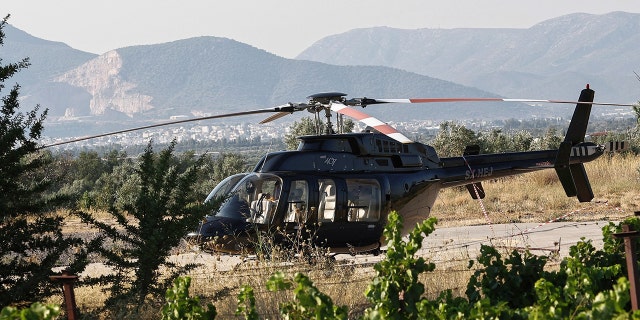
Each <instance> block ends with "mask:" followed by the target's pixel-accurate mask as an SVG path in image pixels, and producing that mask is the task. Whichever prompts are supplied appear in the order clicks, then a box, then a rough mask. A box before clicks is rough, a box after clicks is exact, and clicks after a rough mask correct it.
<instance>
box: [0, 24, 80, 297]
mask: <svg viewBox="0 0 640 320" xmlns="http://www.w3.org/2000/svg"><path fill="white" fill-rule="evenodd" d="M8 18H9V16H7V17H5V18H4V19H3V20H2V21H1V22H0V45H3V44H4V36H5V34H4V32H3V28H4V26H5V25H6V23H7V19H8ZM0 62H1V60H0ZM28 66H29V59H28V58H25V59H22V60H21V61H19V62H16V63H9V64H7V65H0V92H2V91H3V90H4V89H5V81H7V80H8V79H9V78H11V77H12V76H13V75H14V74H15V73H16V72H18V71H19V70H21V69H24V68H27V67H28ZM19 89H20V86H19V85H17V84H16V85H14V86H13V87H12V89H11V90H10V91H9V93H8V94H7V95H5V96H2V109H1V113H0V305H9V304H12V303H17V302H26V301H37V300H39V299H41V298H42V297H44V296H46V295H48V294H50V293H51V292H52V290H53V289H54V287H53V285H52V284H51V281H50V280H49V276H50V275H51V269H52V267H54V266H56V265H58V264H59V263H60V261H59V259H60V257H61V256H63V254H64V253H65V251H66V250H70V249H72V248H73V247H77V246H79V245H80V244H81V241H80V239H77V238H65V237H64V236H63V234H62V218H61V217H59V216H56V215H53V214H51V213H49V212H51V211H52V209H53V208H54V207H55V206H56V205H59V204H61V201H62V200H64V199H63V198H62V197H54V196H52V197H47V196H45V195H46V192H47V191H48V188H49V187H50V185H51V182H52V177H50V176H47V174H46V173H47V170H46V169H47V166H48V160H49V159H51V158H50V157H47V156H46V154H45V153H42V152H39V146H38V139H39V138H40V136H41V134H42V130H43V125H42V122H43V121H44V119H45V117H46V114H47V111H46V110H45V111H43V112H41V113H40V112H39V108H40V107H39V106H36V107H35V108H34V109H33V110H31V111H28V112H25V113H22V112H20V111H19V109H20V99H19V98H18V97H19ZM80 252H81V254H82V255H84V254H86V252H85V251H83V250H80ZM85 257H86V256H85ZM82 260H83V257H79V259H78V260H76V261H79V262H73V263H71V262H70V261H65V264H71V265H72V266H71V269H72V271H73V270H76V271H77V270H78V269H79V268H80V267H81V266H80V264H81V263H82Z"/></svg>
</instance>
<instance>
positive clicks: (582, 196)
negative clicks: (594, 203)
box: [569, 163, 593, 202]
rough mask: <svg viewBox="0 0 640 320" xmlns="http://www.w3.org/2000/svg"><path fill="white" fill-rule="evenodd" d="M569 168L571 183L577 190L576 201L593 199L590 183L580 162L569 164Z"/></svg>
mask: <svg viewBox="0 0 640 320" xmlns="http://www.w3.org/2000/svg"><path fill="white" fill-rule="evenodd" d="M569 169H570V170H571V176H572V177H573V183H574V185H575V189H576V191H577V196H578V201H580V202H589V201H591V199H593V190H591V184H590V183H589V178H588V177H587V171H585V169H584V165H583V164H582V163H576V164H572V165H570V166H569Z"/></svg>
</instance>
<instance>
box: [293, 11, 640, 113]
mask: <svg viewBox="0 0 640 320" xmlns="http://www.w3.org/2000/svg"><path fill="white" fill-rule="evenodd" d="M639 49H640V14H637V13H627V12H611V13H608V14H602V15H593V14H585V13H575V14H570V15H565V16H561V17H558V18H554V19H550V20H547V21H543V22H541V23H538V24H536V25H534V26H532V27H531V28H528V29H414V30H402V29H394V28H387V27H377V28H366V29H356V30H351V31H348V32H345V33H342V34H338V35H333V36H329V37H326V38H324V39H321V40H319V41H318V42H316V43H315V44H313V45H312V46H311V47H309V48H308V49H306V50H305V51H304V52H302V53H301V54H300V55H298V56H297V57H296V58H297V59H305V60H311V61H320V62H324V63H330V64H335V65H379V66H388V67H393V68H398V69H402V70H407V71H411V72H416V73H418V74H423V75H428V76H431V77H436V78H439V79H445V80H449V81H452V82H456V83H460V84H463V85H467V86H471V87H476V88H480V89H482V90H486V91H489V92H495V93H497V94H500V95H503V96H507V97H514V98H515V97H518V98H531V97H544V98H547V99H575V95H576V93H575V90H576V88H580V87H583V86H584V85H585V84H586V83H590V84H591V86H592V87H593V88H594V89H595V90H596V99H597V100H600V101H614V102H620V103H634V102H637V101H638V99H639V97H640V82H638V79H637V78H636V75H635V74H634V71H637V72H640V54H639V53H638V51H639Z"/></svg>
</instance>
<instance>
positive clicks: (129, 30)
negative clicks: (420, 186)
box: [0, 0, 640, 58]
mask: <svg viewBox="0 0 640 320" xmlns="http://www.w3.org/2000/svg"><path fill="white" fill-rule="evenodd" d="M612 11H626V12H634V13H640V1H638V0H534V1H522V0H435V1H434V0H396V1H391V0H322V1H321V0H314V1H307V0H233V1H226V0H225V1H222V0H179V1H174V0H126V1H125V0H109V1H91V0H58V1H51V0H2V4H1V5H0V15H2V16H3V17H4V16H6V15H7V14H11V18H10V19H9V23H10V24H11V25H13V26H15V27H17V28H19V29H21V30H23V31H26V32H27V33H29V34H31V35H33V36H36V37H38V38H43V39H46V40H52V41H60V42H64V43H66V44H68V45H70V46H71V47H73V48H75V49H79V50H83V51H87V52H91V53H96V54H102V53H104V52H107V51H110V50H113V49H118V48H122V47H127V46H134V45H144V44H155V43H164V42H170V41H175V40H180V39H186V38H191V37H198V36H216V37H225V38H230V39H234V40H237V41H240V42H243V43H246V44H249V45H252V46H254V47H257V48H260V49H264V50H266V51H268V52H271V53H274V54H277V55H279V56H282V57H285V58H294V57H295V56H296V55H298V54H299V53H301V52H302V51H303V50H304V49H306V48H308V47H309V46H311V45H312V44H313V43H314V42H316V41H318V40H320V39H321V38H323V37H325V36H329V35H333V34H338V33H343V32H346V31H348V30H351V29H356V28H367V27H374V26H387V27H395V28H403V29H417V28H445V29H449V28H529V27H531V26H533V25H534V24H536V23H539V22H542V21H544V20H547V19H551V18H555V17H558V16H561V15H565V14H570V13H575V12H584V13H592V14H603V13H608V12H612Z"/></svg>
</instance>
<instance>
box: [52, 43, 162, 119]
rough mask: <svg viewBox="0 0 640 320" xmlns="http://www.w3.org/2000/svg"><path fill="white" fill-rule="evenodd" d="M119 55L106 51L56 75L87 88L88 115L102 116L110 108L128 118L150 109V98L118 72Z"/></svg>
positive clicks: (119, 64) (120, 62)
mask: <svg viewBox="0 0 640 320" xmlns="http://www.w3.org/2000/svg"><path fill="white" fill-rule="evenodd" d="M121 69H122V57H121V56H120V55H119V54H118V52H117V51H116V50H113V51H109V52H107V53H105V54H103V55H101V56H99V57H97V58H94V59H92V60H90V61H88V62H86V63H84V64H82V65H81V66H79V67H77V68H75V69H72V70H70V71H68V72H66V73H64V74H63V75H61V76H59V77H57V78H55V80H54V81H56V82H62V83H66V84H69V85H72V86H75V87H80V88H83V89H84V90H86V91H87V92H88V93H89V94H90V95H91V96H92V98H91V100H90V103H89V107H90V109H91V115H103V114H105V113H106V112H107V111H110V110H113V111H117V112H121V113H124V114H126V115H128V116H129V117H131V116H133V115H134V114H136V113H140V112H143V111H147V110H150V109H153V108H154V106H153V105H152V104H151V101H152V99H153V98H152V97H151V96H148V95H144V94H140V93H137V92H135V88H136V84H135V83H132V82H128V81H127V80H126V79H123V78H122V76H121V75H120V70H121Z"/></svg>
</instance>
